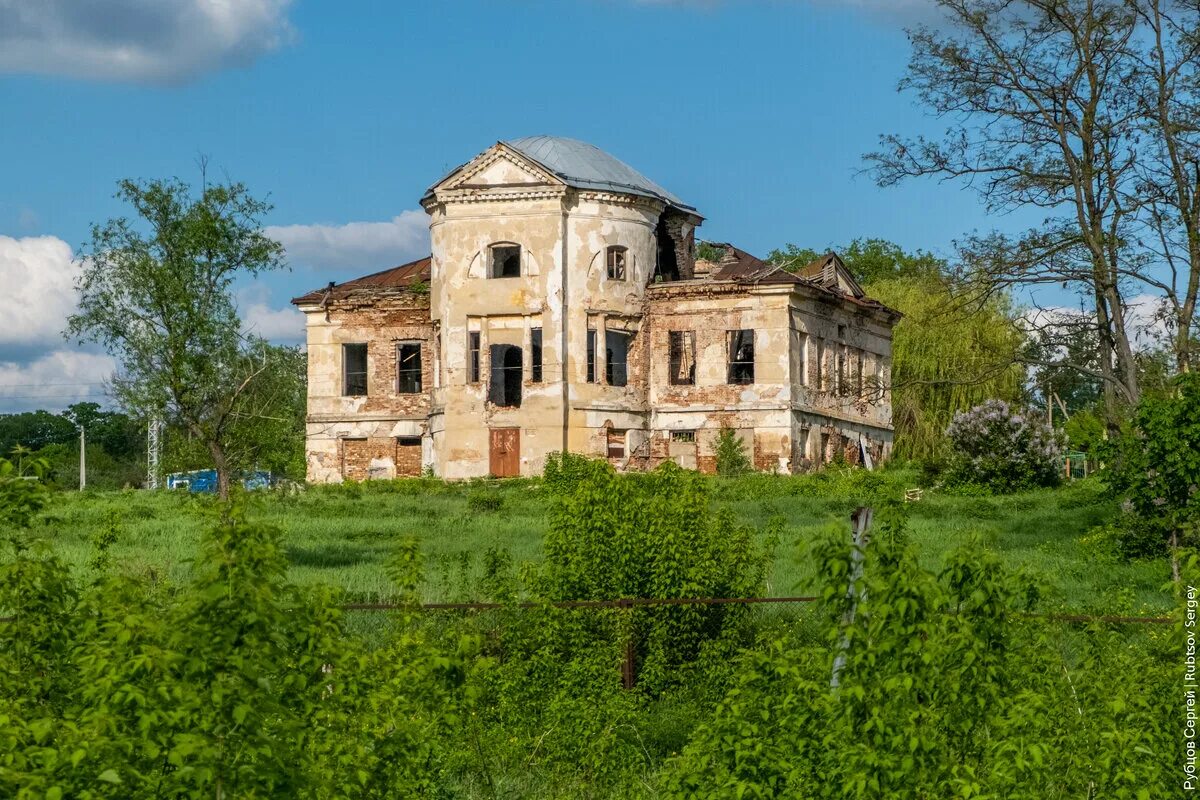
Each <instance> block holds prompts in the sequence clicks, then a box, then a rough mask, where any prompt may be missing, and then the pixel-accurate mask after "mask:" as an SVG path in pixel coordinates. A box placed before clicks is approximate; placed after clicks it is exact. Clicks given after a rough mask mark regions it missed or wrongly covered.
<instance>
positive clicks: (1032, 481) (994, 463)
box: [946, 400, 1062, 493]
mask: <svg viewBox="0 0 1200 800" xmlns="http://www.w3.org/2000/svg"><path fill="white" fill-rule="evenodd" d="M946 435H947V437H948V438H949V440H950V447H951V456H950V462H949V464H948V465H947V471H946V480H947V484H948V485H951V486H956V487H959V488H961V489H964V490H967V491H972V490H974V491H976V492H977V491H979V490H983V491H984V492H990V493H1007V492H1015V491H1020V490H1022V489H1032V488H1035V487H1039V486H1057V485H1058V484H1059V482H1060V481H1061V480H1062V476H1061V474H1060V471H1059V468H1060V463H1059V459H1060V455H1061V452H1062V448H1061V445H1060V443H1059V441H1058V439H1057V437H1056V435H1055V433H1054V431H1053V430H1051V429H1050V427H1049V426H1047V425H1046V424H1045V423H1044V422H1042V421H1041V420H1040V419H1038V418H1036V417H1034V416H1032V415H1030V414H1022V413H1020V412H1018V411H1014V410H1012V409H1011V408H1010V407H1009V405H1008V403H1005V402H1004V401H1003V400H989V401H987V402H986V403H983V404H982V405H978V406H976V407H975V408H972V409H971V410H969V411H964V412H962V413H959V414H955V415H954V420H953V421H952V422H951V423H950V427H949V428H947V429H946ZM973 493H974V492H973Z"/></svg>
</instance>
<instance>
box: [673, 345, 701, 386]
mask: <svg viewBox="0 0 1200 800" xmlns="http://www.w3.org/2000/svg"><path fill="white" fill-rule="evenodd" d="M667 344H668V350H669V351H670V355H669V360H670V364H669V368H670V370H671V385H672V386H691V385H692V384H694V383H695V382H696V333H695V331H670V332H669V333H668V342H667Z"/></svg>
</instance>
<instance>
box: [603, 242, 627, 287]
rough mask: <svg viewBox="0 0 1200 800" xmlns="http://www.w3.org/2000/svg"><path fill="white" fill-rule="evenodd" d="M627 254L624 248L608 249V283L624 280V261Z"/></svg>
mask: <svg viewBox="0 0 1200 800" xmlns="http://www.w3.org/2000/svg"><path fill="white" fill-rule="evenodd" d="M627 255H628V252H627V251H626V249H625V248H624V247H610V248H608V279H609V280H610V281H623V280H625V260H626V256H627Z"/></svg>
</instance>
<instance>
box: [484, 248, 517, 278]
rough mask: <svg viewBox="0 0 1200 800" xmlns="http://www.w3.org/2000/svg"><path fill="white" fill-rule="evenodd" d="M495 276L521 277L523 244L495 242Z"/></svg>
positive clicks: (493, 263)
mask: <svg viewBox="0 0 1200 800" xmlns="http://www.w3.org/2000/svg"><path fill="white" fill-rule="evenodd" d="M491 276H492V277H493V278H519V277H521V245H519V244H494V245H492V272H491Z"/></svg>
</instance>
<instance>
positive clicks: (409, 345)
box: [396, 342, 421, 394]
mask: <svg viewBox="0 0 1200 800" xmlns="http://www.w3.org/2000/svg"><path fill="white" fill-rule="evenodd" d="M396 357H397V361H398V364H397V367H396V375H397V378H398V380H397V390H398V391H399V393H400V394H420V393H421V343H420V342H402V343H401V344H400V345H399V346H398V347H397V356H396Z"/></svg>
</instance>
